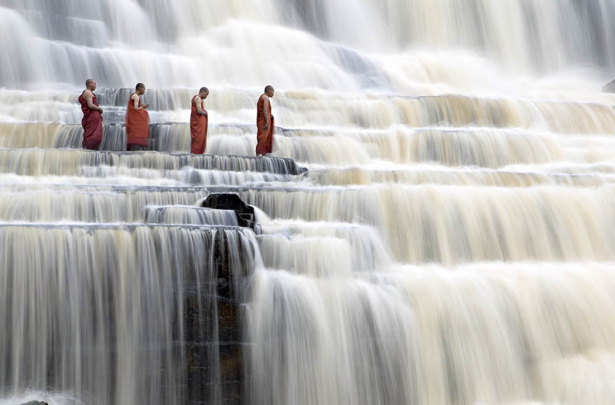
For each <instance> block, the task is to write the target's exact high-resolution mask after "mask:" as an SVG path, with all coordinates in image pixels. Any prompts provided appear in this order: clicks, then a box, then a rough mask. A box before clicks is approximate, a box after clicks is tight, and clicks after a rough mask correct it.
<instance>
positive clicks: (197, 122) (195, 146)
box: [190, 96, 208, 155]
mask: <svg viewBox="0 0 615 405" xmlns="http://www.w3.org/2000/svg"><path fill="white" fill-rule="evenodd" d="M195 98H196V96H194V97H192V102H191V103H190V104H191V105H192V107H191V110H190V137H191V138H192V147H191V148H190V153H193V154H195V155H202V154H203V153H205V148H206V147H207V124H208V117H207V115H200V114H199V113H198V111H197V109H196V103H195V102H194V99H195ZM201 110H205V102H204V101H203V100H201Z"/></svg>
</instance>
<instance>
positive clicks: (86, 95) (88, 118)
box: [79, 79, 103, 150]
mask: <svg viewBox="0 0 615 405" xmlns="http://www.w3.org/2000/svg"><path fill="white" fill-rule="evenodd" d="M94 90H96V82H95V81H94V79H88V80H86V81H85V90H83V92H82V93H81V95H80V96H79V103H80V104H81V111H83V119H82V120H81V125H82V126H83V142H82V143H81V146H82V147H84V148H86V149H93V150H98V147H99V146H100V143H101V142H102V138H103V125H102V120H103V119H102V113H103V110H102V108H100V107H99V106H98V100H96V94H94Z"/></svg>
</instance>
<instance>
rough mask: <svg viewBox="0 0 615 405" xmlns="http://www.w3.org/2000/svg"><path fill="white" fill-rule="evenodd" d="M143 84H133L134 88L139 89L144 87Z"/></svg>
mask: <svg viewBox="0 0 615 405" xmlns="http://www.w3.org/2000/svg"><path fill="white" fill-rule="evenodd" d="M144 88H145V85H144V84H143V83H137V85H136V86H135V90H139V89H144Z"/></svg>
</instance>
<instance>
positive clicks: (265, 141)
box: [256, 94, 274, 155]
mask: <svg viewBox="0 0 615 405" xmlns="http://www.w3.org/2000/svg"><path fill="white" fill-rule="evenodd" d="M265 97H267V96H266V95H265V94H263V95H262V96H261V97H260V98H259V99H258V104H257V106H256V128H257V129H258V132H257V134H256V138H257V140H258V143H257V144H256V154H257V155H262V154H264V153H271V151H272V149H273V125H274V123H273V115H271V102H270V103H269V108H268V109H267V114H268V115H269V128H267V130H265V125H267V118H266V117H265V114H264V113H263V106H264V105H265Z"/></svg>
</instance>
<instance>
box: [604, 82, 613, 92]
mask: <svg viewBox="0 0 615 405" xmlns="http://www.w3.org/2000/svg"><path fill="white" fill-rule="evenodd" d="M602 91H603V92H605V93H615V80H613V81H612V82H610V83H608V84H607V85H606V86H604V87H603V88H602Z"/></svg>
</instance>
